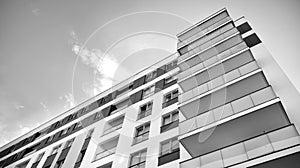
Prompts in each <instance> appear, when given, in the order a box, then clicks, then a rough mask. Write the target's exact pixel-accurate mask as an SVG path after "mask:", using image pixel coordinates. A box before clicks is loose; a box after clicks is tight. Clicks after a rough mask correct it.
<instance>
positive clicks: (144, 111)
mask: <svg viewBox="0 0 300 168" xmlns="http://www.w3.org/2000/svg"><path fill="white" fill-rule="evenodd" d="M150 105H151V108H149V106H150ZM143 107H145V110H142V108H143ZM152 109H153V100H151V101H148V102H146V103H144V104H143V105H141V106H140V108H139V113H138V117H137V120H140V119H142V118H145V117H147V116H149V115H151V114H152ZM142 114H143V116H142Z"/></svg>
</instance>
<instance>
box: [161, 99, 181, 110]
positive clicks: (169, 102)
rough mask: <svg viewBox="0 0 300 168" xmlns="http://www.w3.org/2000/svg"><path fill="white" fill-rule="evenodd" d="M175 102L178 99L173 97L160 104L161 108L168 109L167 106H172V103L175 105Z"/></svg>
mask: <svg viewBox="0 0 300 168" xmlns="http://www.w3.org/2000/svg"><path fill="white" fill-rule="evenodd" d="M177 102H178V97H174V98H173V99H171V100H169V101H167V102H164V103H163V104H162V108H165V107H168V106H170V105H172V104H174V103H177Z"/></svg>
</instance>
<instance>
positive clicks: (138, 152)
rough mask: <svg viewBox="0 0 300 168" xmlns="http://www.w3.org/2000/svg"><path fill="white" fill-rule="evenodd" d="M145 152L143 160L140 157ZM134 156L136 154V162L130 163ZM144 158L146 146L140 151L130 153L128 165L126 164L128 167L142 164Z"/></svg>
mask: <svg viewBox="0 0 300 168" xmlns="http://www.w3.org/2000/svg"><path fill="white" fill-rule="evenodd" d="M144 153H145V160H144V161H142V160H143V159H142V157H143V154H144ZM135 156H138V162H137V163H135V164H132V161H133V158H134V157H135ZM146 158H147V148H145V149H142V150H140V151H137V152H134V153H132V154H130V159H129V165H128V168H132V167H135V166H138V165H140V164H143V163H146Z"/></svg>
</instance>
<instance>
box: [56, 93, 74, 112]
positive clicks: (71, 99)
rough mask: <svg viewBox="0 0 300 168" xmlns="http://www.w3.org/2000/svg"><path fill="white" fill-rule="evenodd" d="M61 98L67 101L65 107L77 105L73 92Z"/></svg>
mask: <svg viewBox="0 0 300 168" xmlns="http://www.w3.org/2000/svg"><path fill="white" fill-rule="evenodd" d="M59 99H60V100H64V101H65V105H64V108H65V109H70V108H72V107H74V106H75V101H74V96H73V94H71V93H68V94H65V95H63V96H60V97H59Z"/></svg>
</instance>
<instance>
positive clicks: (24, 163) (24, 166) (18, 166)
mask: <svg viewBox="0 0 300 168" xmlns="http://www.w3.org/2000/svg"><path fill="white" fill-rule="evenodd" d="M28 163H29V160H27V161H25V162H23V163H21V164H19V165H17V166H16V167H15V168H26V166H27V165H28Z"/></svg>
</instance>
